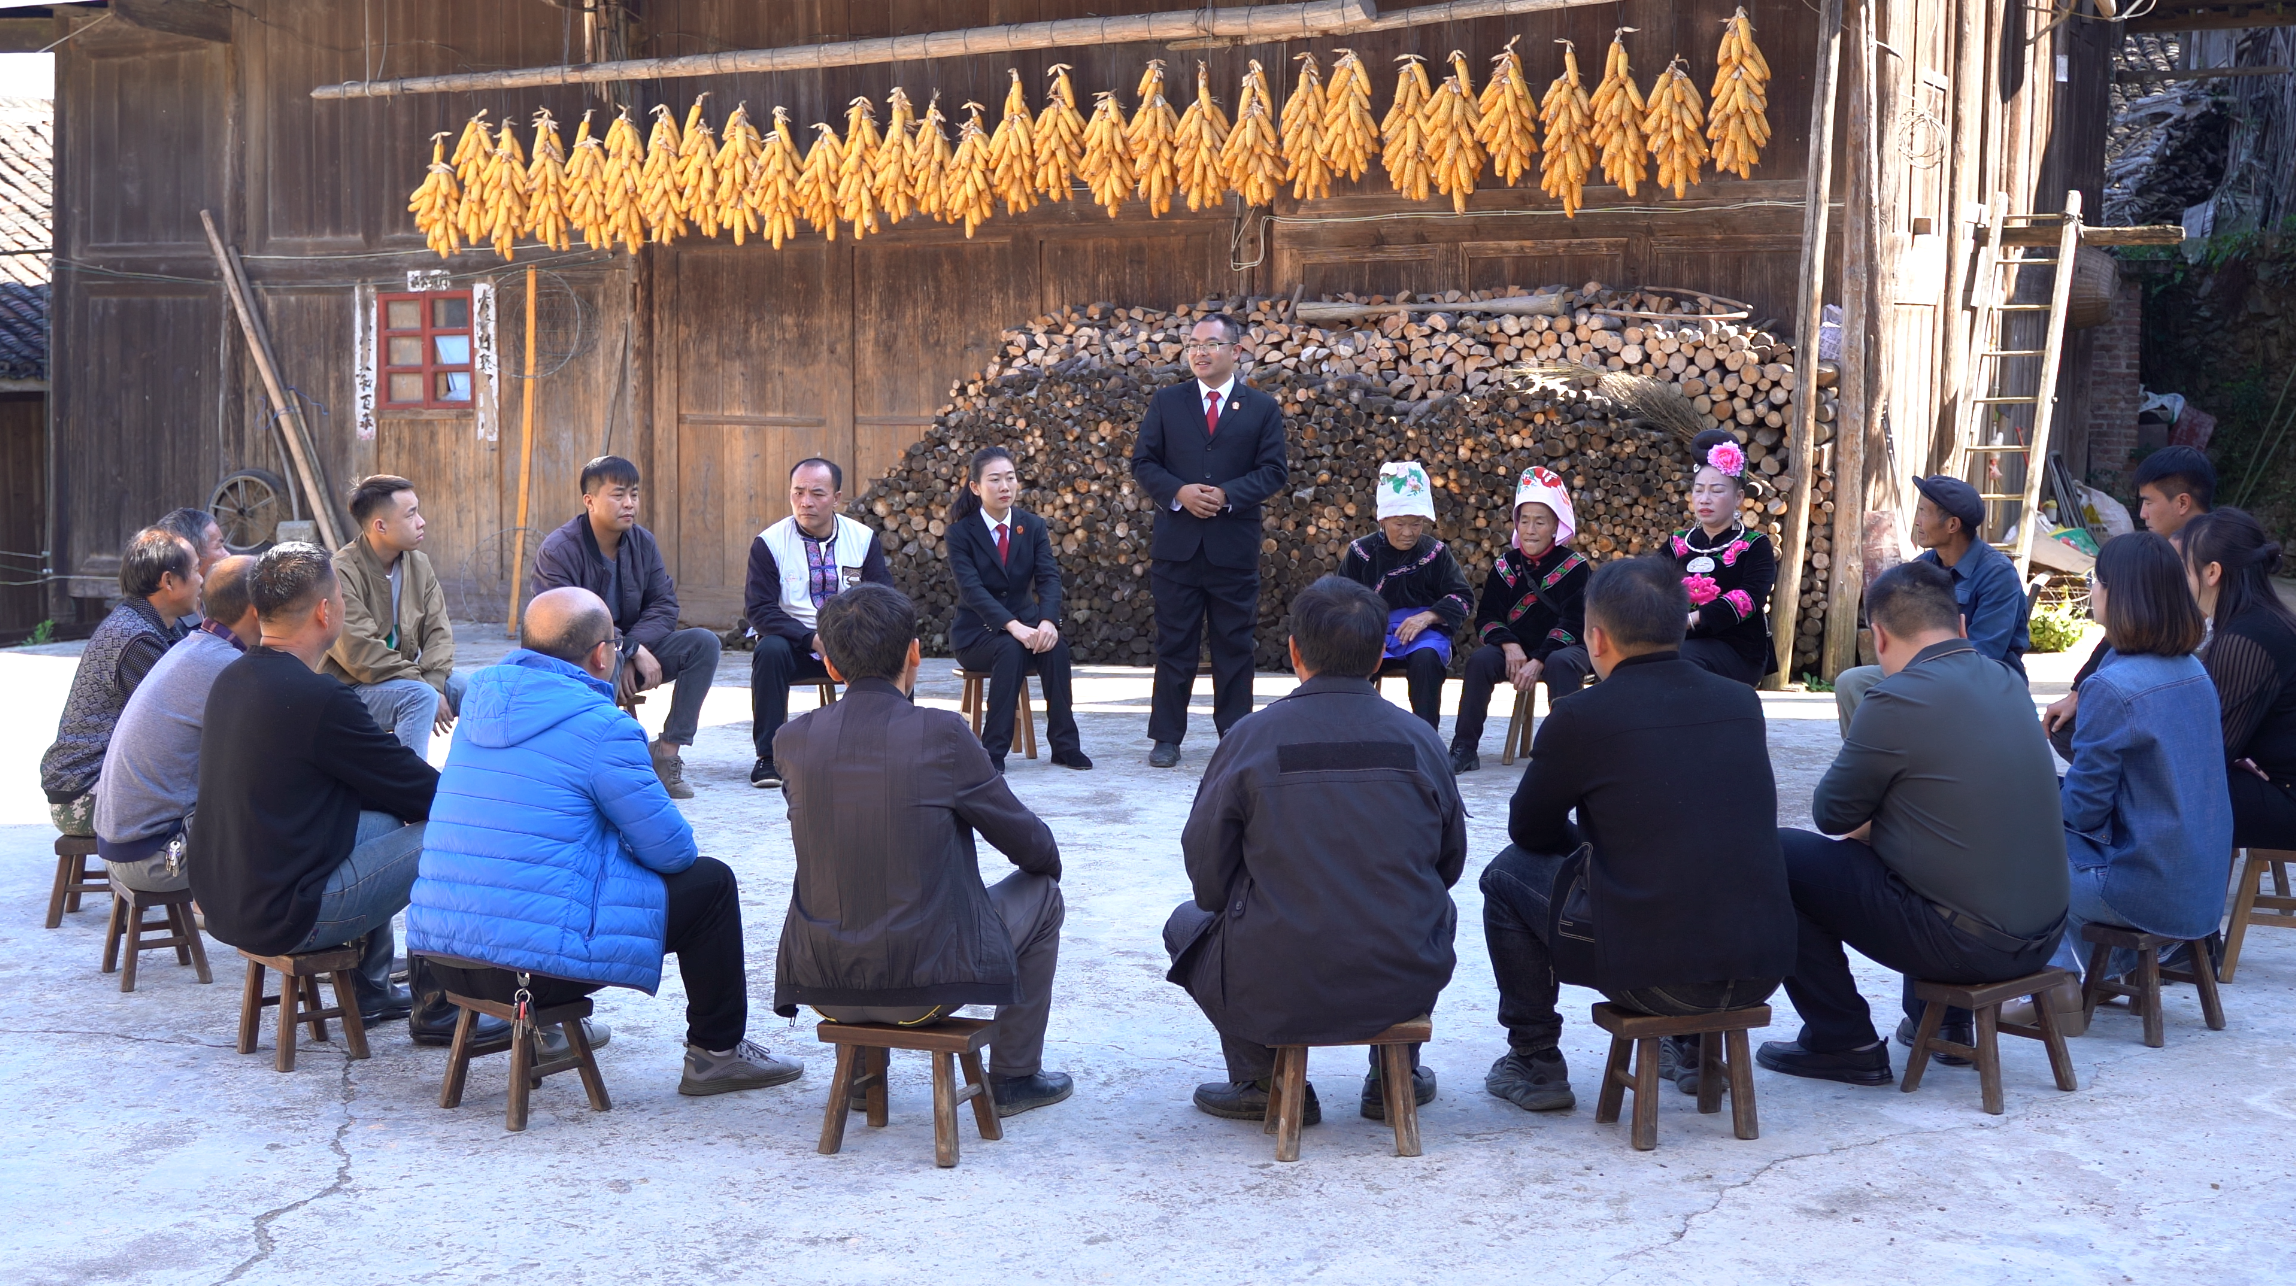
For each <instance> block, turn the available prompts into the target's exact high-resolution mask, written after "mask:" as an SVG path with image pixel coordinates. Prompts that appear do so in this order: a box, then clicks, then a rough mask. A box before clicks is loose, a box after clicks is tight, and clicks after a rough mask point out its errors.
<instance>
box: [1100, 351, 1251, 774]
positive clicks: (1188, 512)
mask: <svg viewBox="0 0 2296 1286" xmlns="http://www.w3.org/2000/svg"><path fill="white" fill-rule="evenodd" d="M1243 337H1244V328H1243V326H1242V325H1241V324H1239V323H1238V322H1237V321H1236V319H1235V318H1233V317H1228V316H1225V315H1219V316H1212V317H1206V318H1204V319H1203V320H1202V321H1199V322H1197V323H1196V324H1195V325H1194V326H1193V327H1191V328H1190V329H1189V332H1188V368H1189V369H1190V370H1192V371H1194V372H1195V374H1196V378H1195V379H1194V380H1192V381H1190V382H1189V383H1186V384H1175V385H1173V386H1172V387H1170V388H1167V389H1164V390H1162V391H1161V392H1159V393H1157V394H1156V398H1155V400H1154V401H1152V402H1150V403H1149V404H1148V414H1147V416H1146V417H1144V418H1143V419H1142V420H1141V421H1140V436H1139V438H1138V440H1137V441H1135V442H1134V443H1133V446H1132V476H1133V477H1134V478H1136V479H1138V480H1139V482H1140V486H1141V487H1142V489H1144V490H1145V491H1147V493H1148V494H1149V495H1150V496H1152V497H1154V499H1155V501H1156V509H1157V513H1156V537H1155V541H1154V543H1153V544H1152V545H1151V546H1150V548H1149V553H1150V557H1152V558H1153V559H1154V564H1153V566H1152V567H1151V569H1150V570H1149V573H1148V577H1149V579H1148V588H1149V592H1150V593H1151V594H1152V595H1154V597H1155V603H1156V694H1155V700H1154V703H1153V705H1152V707H1151V709H1150V712H1149V715H1148V736H1149V739H1150V740H1152V741H1154V742H1155V743H1156V749H1155V751H1154V752H1153V753H1151V754H1150V755H1149V757H1148V762H1149V763H1150V764H1152V765H1154V766H1155V767H1158V768H1170V767H1171V766H1173V765H1174V764H1177V763H1179V762H1180V740H1181V738H1183V737H1185V736H1187V735H1188V697H1189V695H1190V693H1191V692H1192V691H1193V690H1194V688H1195V686H1196V648H1197V645H1198V640H1199V639H1201V638H1202V637H1203V634H1204V627H1205V626H1206V625H1207V624H1209V625H1210V627H1211V646H1212V723H1213V726H1214V727H1217V728H1218V729H1219V730H1220V732H1221V734H1222V735H1223V736H1224V735H1226V733H1227V731H1228V729H1229V728H1231V727H1234V726H1235V722H1236V720H1238V719H1241V718H1243V717H1244V716H1245V715H1247V714H1250V713H1251V712H1252V626H1253V625H1254V624H1255V623H1256V622H1257V621H1258V620H1259V612H1260V504H1261V502H1263V501H1265V500H1266V499H1267V498H1268V497H1270V496H1272V495H1274V494H1275V493H1276V492H1278V491H1280V490H1282V489H1283V485H1284V476H1285V471H1286V459H1285V442H1284V420H1283V411H1282V409H1281V408H1280V407H1278V406H1277V405H1276V400H1275V399H1274V398H1272V397H1269V396H1268V395H1267V394H1265V393H1262V392H1260V391H1259V390H1258V389H1256V388H1252V387H1251V386H1249V385H1247V384H1245V383H1243V382H1242V381H1240V380H1238V379H1237V378H1236V345H1237V341H1239V340H1241V339H1242V338H1243Z"/></svg>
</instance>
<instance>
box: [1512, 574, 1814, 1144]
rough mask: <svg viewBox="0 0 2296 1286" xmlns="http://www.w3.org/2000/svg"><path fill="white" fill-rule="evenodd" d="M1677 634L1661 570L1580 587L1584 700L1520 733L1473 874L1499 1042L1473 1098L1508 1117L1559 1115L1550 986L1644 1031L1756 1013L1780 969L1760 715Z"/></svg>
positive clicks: (1678, 1056)
mask: <svg viewBox="0 0 2296 1286" xmlns="http://www.w3.org/2000/svg"><path fill="white" fill-rule="evenodd" d="M1689 615H1690V599H1689V596H1688V595H1687V594H1685V593H1684V592H1683V588H1682V580H1681V573H1680V572H1678V571H1676V570H1675V568H1674V566H1673V564H1672V563H1669V562H1666V561H1663V560H1660V559H1655V558H1630V559H1622V560H1619V561H1617V562H1612V563H1607V564H1605V565H1604V566H1603V567H1602V568H1601V569H1600V570H1598V571H1596V572H1595V574H1594V577H1593V579H1592V580H1591V581H1590V582H1589V583H1588V586H1587V595H1586V633H1587V655H1588V657H1589V658H1590V659H1591V660H1592V661H1593V663H1594V668H1595V671H1596V672H1597V673H1598V674H1600V675H1601V676H1602V680H1603V681H1602V683H1601V684H1599V685H1598V686H1596V687H1593V688H1590V689H1586V690H1584V691H1581V692H1577V693H1574V694H1572V695H1570V696H1567V697H1564V698H1563V699H1562V700H1560V701H1557V702H1556V703H1555V705H1554V711H1553V713H1551V714H1549V715H1548V716H1547V718H1546V721H1545V722H1544V723H1541V724H1540V725H1539V731H1538V736H1537V738H1536V739H1535V740H1534V741H1533V742H1532V743H1531V761H1530V764H1529V766H1527V767H1526V768H1524V770H1523V780H1522V783H1521V784H1520V785H1519V786H1517V787H1516V788H1515V798H1514V802H1513V804H1512V805H1511V806H1510V808H1509V811H1508V815H1507V838H1508V839H1509V840H1510V841H1512V842H1511V843H1510V844H1509V845H1508V846H1507V847H1506V848H1505V849H1504V850H1502V851H1501V852H1500V853H1499V855H1498V856H1497V857H1495V858H1493V859H1492V860H1491V864H1490V865H1489V866H1487V867H1485V868H1483V879H1482V887H1483V935H1484V937H1485V939H1486V940H1487V941H1488V942H1489V944H1490V949H1491V969H1492V971H1493V972H1494V973H1496V974H1497V975H1498V981H1499V1021H1500V1022H1501V1023H1503V1024H1504V1025H1505V1026H1506V1028H1507V1053H1506V1055H1505V1056H1504V1057H1502V1058H1500V1059H1499V1060H1498V1061H1497V1062H1495V1063H1493V1064H1492V1065H1491V1071H1490V1074H1489V1075H1488V1076H1487V1077H1485V1078H1484V1081H1483V1087H1484V1088H1485V1089H1486V1090H1488V1091H1489V1092H1491V1093H1492V1094H1494V1095H1497V1096H1498V1097H1500V1098H1503V1099H1506V1100H1507V1101H1508V1102H1510V1103H1513V1104H1515V1105H1516V1106H1517V1107H1520V1108H1523V1109H1525V1110H1527V1111H1532V1112H1551V1111H1557V1110H1560V1109H1562V1108H1567V1107H1569V1106H1571V1105H1572V1103H1573V1102H1574V1101H1575V1100H1574V1098H1573V1097H1572V1094H1571V1088H1570V1075H1569V1070H1568V1069H1567V1068H1566V1067H1565V1066H1564V1063H1563V1056H1562V1051H1561V1050H1560V1049H1558V1048H1556V1041H1557V1038H1558V1037H1559V1036H1560V1035H1561V1033H1562V1026H1563V1020H1562V1018H1561V1016H1560V1015H1559V1014H1557V1013H1556V1012H1555V1001H1556V998H1557V995H1558V992H1559V984H1560V983H1563V982H1568V983H1571V984H1574V985H1576V986H1583V987H1594V988H1596V989H1598V990H1600V991H1601V992H1602V993H1603V994H1604V995H1605V996H1607V997H1609V998H1610V999H1611V1000H1612V1001H1613V1002H1615V1003H1617V1004H1620V1005H1624V1006H1626V1007H1627V1008H1629V1009H1635V1010H1640V1011H1642V1012H1644V1013H1653V1014H1702V1013H1712V1012H1715V1011H1718V1010H1723V1009H1735V1008H1737V1007H1739V1006H1741V1005H1757V1004H1760V1003H1762V1001H1763V1000H1764V999H1766V998H1768V996H1769V995H1770V993H1771V992H1772V991H1775V990H1776V989H1777V986H1778V981H1779V979H1780V978H1781V977H1783V976H1784V974H1785V973H1786V971H1787V970H1788V969H1789V968H1791V967H1792V965H1793V960H1794V904H1793V901H1792V899H1791V898H1790V896H1789V895H1788V893H1787V889H1786V867H1785V862H1784V860H1783V858H1782V857H1781V856H1780V855H1779V851H1778V821H1777V816H1778V790H1777V783H1776V782H1775V781H1774V780H1773V779H1772V777H1771V775H1770V750H1769V745H1768V743H1767V740H1766V737H1765V734H1764V730H1763V724H1762V703H1761V700H1760V699H1759V698H1758V697H1756V696H1755V694H1754V690H1753V689H1752V688H1750V687H1748V686H1746V685H1745V684H1743V683H1738V682H1734V681H1732V680H1730V679H1725V678H1722V677H1720V676H1719V675H1715V674H1712V673H1709V672H1708V671H1706V670H1702V669H1700V668H1699V667H1697V666H1695V665H1692V664H1691V663H1690V662H1688V661H1685V660H1682V659H1681V656H1680V654H1679V653H1678V652H1677V650H1676V649H1678V648H1679V647H1680V646H1681V644H1682V636H1683V627H1684V623H1685V622H1686V621H1687V620H1688V619H1689ZM1574 809H1575V810H1577V814H1578V820H1577V822H1576V823H1575V824H1574V823H1573V822H1572V821H1571V813H1572V810H1574ZM1566 919H1567V920H1568V921H1569V922H1570V928H1569V929H1567V930H1566V929H1564V928H1563V924H1562V922H1563V921H1564V920H1566ZM1590 937H1591V939H1592V941H1591V942H1590V941H1589V940H1588V939H1589V938H1590ZM1696 1049H1697V1046H1696V1043H1695V1042H1694V1041H1691V1042H1682V1043H1679V1044H1676V1045H1675V1046H1674V1047H1673V1048H1672V1050H1671V1051H1670V1052H1672V1053H1673V1054H1674V1055H1675V1057H1674V1058H1673V1059H1672V1060H1671V1061H1672V1062H1673V1064H1674V1066H1675V1067H1676V1068H1678V1069H1679V1077H1678V1079H1677V1080H1676V1083H1677V1084H1678V1085H1680V1086H1681V1087H1682V1088H1683V1089H1684V1090H1685V1091H1690V1090H1695V1089H1696V1088H1697V1080H1696V1078H1697V1067H1698V1062H1697V1057H1696V1052H1695V1051H1696Z"/></svg>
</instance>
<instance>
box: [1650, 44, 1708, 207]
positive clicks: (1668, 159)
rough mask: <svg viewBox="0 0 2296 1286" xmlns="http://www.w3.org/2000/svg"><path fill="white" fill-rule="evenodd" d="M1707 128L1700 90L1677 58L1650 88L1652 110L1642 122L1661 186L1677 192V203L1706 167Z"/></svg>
mask: <svg viewBox="0 0 2296 1286" xmlns="http://www.w3.org/2000/svg"><path fill="white" fill-rule="evenodd" d="M1705 128H1706V111H1705V107H1704V105H1703V104H1701V103H1700V102H1699V100H1698V86H1697V85H1696V84H1694V83H1692V81H1691V79H1690V73H1689V72H1687V71H1684V70H1683V69H1682V59H1681V58H1680V57H1677V58H1675V60H1674V61H1673V62H1672V63H1669V64H1668V65H1667V68H1666V70H1665V71H1663V72H1661V73H1659V76H1658V83H1657V84H1655V85H1652V86H1651V87H1650V110H1649V112H1647V113H1646V114H1645V115H1644V116H1643V118H1642V132H1643V133H1645V134H1647V135H1649V136H1650V151H1651V154H1652V155H1654V156H1656V157H1657V158H1658V186H1660V187H1662V188H1668V187H1670V188H1673V189H1674V199H1675V200H1677V201H1679V200H1681V199H1682V197H1683V194H1684V193H1685V192H1686V191H1688V189H1689V186H1690V185H1691V184H1693V183H1696V182H1698V169H1699V167H1700V166H1702V165H1704V164H1705V163H1706V140H1705V139H1704V138H1703V137H1702V135H1703V134H1704V132H1705Z"/></svg>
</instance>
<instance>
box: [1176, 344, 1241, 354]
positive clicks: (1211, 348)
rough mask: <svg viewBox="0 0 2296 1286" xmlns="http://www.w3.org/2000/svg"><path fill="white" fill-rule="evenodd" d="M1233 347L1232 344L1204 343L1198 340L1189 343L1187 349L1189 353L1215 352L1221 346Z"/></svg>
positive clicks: (1221, 347)
mask: <svg viewBox="0 0 2296 1286" xmlns="http://www.w3.org/2000/svg"><path fill="white" fill-rule="evenodd" d="M1234 347H1235V345H1234V344H1206V343H1201V342H1198V343H1191V344H1189V345H1188V351H1189V352H1191V353H1217V352H1219V351H1220V350H1221V349H1223V348H1234Z"/></svg>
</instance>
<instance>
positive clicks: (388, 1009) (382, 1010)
mask: <svg viewBox="0 0 2296 1286" xmlns="http://www.w3.org/2000/svg"><path fill="white" fill-rule="evenodd" d="M352 990H354V991H356V992H358V993H359V998H358V999H359V1021H360V1022H362V1023H365V1024H366V1025H367V1026H369V1027H372V1026H374V1025H375V1024H376V1023H388V1022H396V1021H398V1020H399V1019H401V1018H404V1017H406V1016H407V1015H408V1014H411V1013H413V1012H414V1009H415V997H414V993H413V992H411V991H408V990H407V989H406V988H405V987H392V988H390V989H389V990H388V991H386V992H382V993H379V994H378V993H369V992H368V991H367V989H366V988H365V987H363V986H359V985H356V984H354V985H353V987H352Z"/></svg>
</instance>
